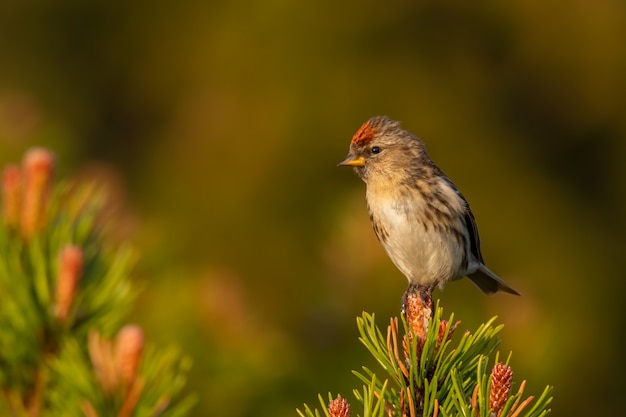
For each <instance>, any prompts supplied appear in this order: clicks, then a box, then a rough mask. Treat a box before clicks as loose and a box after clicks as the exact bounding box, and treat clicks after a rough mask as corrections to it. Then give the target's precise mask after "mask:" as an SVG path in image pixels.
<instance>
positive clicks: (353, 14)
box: [0, 0, 626, 417]
mask: <svg viewBox="0 0 626 417" xmlns="http://www.w3.org/2000/svg"><path fill="white" fill-rule="evenodd" d="M452 3H453V2H430V1H426V2H416V1H392V2H386V3H384V4H383V3H380V2H374V1H358V2H357V1H344V2H336V1H328V0H322V1H317V2H290V1H283V0H273V1H272V0H267V1H256V2H255V1H249V0H248V1H245V0H242V1H223V0H222V1H211V2H204V1H188V2H177V3H174V2H165V1H150V2H148V1H134V2H110V1H90V2H84V1H76V0H73V1H70V0H60V1H56V2H45V1H15V0H6V1H4V2H3V3H2V7H1V11H0V162H1V163H2V164H4V163H6V162H9V161H18V160H19V159H20V158H21V155H22V153H23V152H24V151H25V150H26V149H27V148H28V147H30V146H33V145H45V146H48V147H51V148H52V149H53V150H54V151H55V152H56V154H57V156H58V160H59V170H60V175H61V176H68V175H72V176H76V175H78V176H83V177H89V178H94V177H95V178H100V179H102V180H104V181H106V182H107V183H108V184H110V187H111V193H112V196H113V200H114V204H113V206H115V210H116V211H115V213H116V216H115V221H116V228H115V230H116V232H118V233H119V234H120V235H121V236H123V237H125V238H130V239H131V240H132V241H134V243H135V244H136V246H137V247H138V248H139V249H140V251H141V254H142V257H141V260H140V263H139V266H138V269H137V281H138V283H139V284H140V285H141V286H143V288H144V292H143V294H142V296H141V297H140V299H139V300H138V303H137V308H136V311H135V312H134V314H133V317H131V318H130V320H132V321H134V322H137V323H139V324H141V325H143V326H144V327H145V328H146V332H147V336H148V338H149V339H150V340H152V341H154V342H155V343H159V344H163V345H171V344H174V345H180V346H181V347H182V348H183V350H184V351H186V352H187V353H188V354H189V355H190V356H192V357H193V360H194V368H193V371H192V373H191V376H190V377H191V379H190V384H189V390H190V391H195V392H196V393H197V394H198V397H199V403H198V406H197V407H196V408H195V411H194V414H193V415H194V416H209V415H220V416H222V417H239V416H295V415H296V413H295V408H296V407H301V405H302V403H303V402H307V403H309V404H314V403H316V401H317V399H316V395H317V393H318V392H322V393H326V392H328V391H332V392H333V393H337V392H340V393H341V394H342V395H344V396H346V397H347V398H348V399H350V400H353V397H352V394H351V390H352V388H353V387H359V386H360V383H359V382H358V381H357V380H356V378H355V377H353V376H352V375H351V374H350V370H351V369H357V368H359V367H360V366H361V365H363V364H367V365H369V366H374V364H372V363H371V361H370V358H369V357H368V356H367V355H366V352H365V349H364V348H363V347H362V346H361V345H360V344H359V342H358V341H357V337H356V336H357V331H356V325H355V316H356V315H358V314H360V312H361V311H363V310H365V311H370V312H375V313H376V314H377V316H378V317H379V320H380V323H381V325H384V324H385V323H386V322H387V320H388V317H390V316H392V315H396V314H397V313H398V312H399V307H400V297H401V294H402V292H403V291H404V288H405V285H406V283H405V279H404V277H403V276H401V274H400V273H399V272H398V271H396V270H395V268H394V267H393V265H392V264H391V262H390V261H389V260H388V259H387V258H386V256H385V254H384V252H383V250H382V248H381V247H380V246H379V244H378V242H377V241H376V239H375V237H374V234H373V232H372V230H371V227H370V225H369V220H368V217H367V213H366V208H365V201H364V184H363V183H362V182H361V181H360V180H359V179H358V177H357V176H356V175H354V174H353V173H352V172H350V170H348V169H340V168H337V167H336V164H337V163H338V162H339V161H341V160H342V159H343V157H344V156H345V154H346V152H347V150H348V144H349V141H350V138H351V136H352V134H353V133H354V131H355V130H356V129H357V128H358V127H359V126H360V125H361V123H362V122H364V121H365V120H366V119H368V118H369V117H371V116H374V115H377V114H386V115H388V116H390V117H392V118H394V119H399V120H402V121H403V126H404V127H405V128H407V129H408V130H410V131H412V132H414V133H416V134H417V135H418V136H420V137H421V138H422V139H423V140H424V141H425V142H426V144H427V146H428V148H429V151H430V153H431V156H432V157H433V158H434V159H435V160H436V161H437V163H438V164H439V165H440V166H441V167H442V168H443V169H444V170H445V171H446V173H447V174H448V175H449V176H450V177H451V178H452V179H453V180H454V181H455V182H456V184H457V185H458V186H459V188H460V189H461V190H462V191H463V193H464V194H465V196H466V197H467V198H468V200H469V201H470V203H471V205H472V207H473V210H474V214H475V215H476V218H477V220H478V223H479V226H480V230H481V236H482V241H483V254H484V256H485V259H486V261H487V263H488V265H489V266H490V268H491V269H492V270H493V271H495V272H497V273H498V274H499V275H500V276H501V277H503V278H504V279H505V280H506V281H508V282H509V283H510V284H511V285H513V286H514V287H515V288H517V289H518V290H520V291H521V292H522V293H523V294H524V296H523V297H520V298H515V297H511V296H508V295H497V296H494V297H485V296H483V295H482V294H481V293H480V292H479V291H478V290H476V289H475V288H474V287H473V286H472V285H471V283H469V282H468V281H467V280H463V281H460V282H458V283H454V284H452V285H448V287H447V288H446V291H445V292H443V293H442V292H438V293H437V296H439V297H441V299H442V303H443V306H444V307H445V308H446V311H447V312H448V313H450V312H452V311H454V312H455V314H456V317H457V318H460V319H462V320H463V325H462V327H465V328H470V329H473V328H475V327H476V326H477V325H478V324H479V323H481V322H483V321H485V320H486V319H488V318H490V317H491V316H492V315H496V314H497V315H498V316H499V317H500V319H499V320H500V322H502V323H504V324H505V326H506V327H505V329H504V331H503V332H502V334H501V337H502V339H503V346H502V350H503V351H504V352H508V351H509V350H513V352H514V356H513V359H512V365H513V368H514V370H515V372H516V375H515V379H516V380H517V381H518V382H519V381H521V379H528V380H529V386H528V389H527V392H529V393H538V392H539V390H540V389H542V388H543V387H544V386H545V385H546V384H553V385H555V387H556V389H555V392H554V395H555V400H554V403H553V409H554V413H553V415H555V416H566V415H568V416H571V415H610V414H614V411H615V410H618V409H622V408H623V406H622V402H621V401H620V400H619V398H621V397H620V395H621V394H622V393H623V392H624V390H625V389H626V382H624V381H625V380H624V378H623V376H622V372H623V370H624V369H626V364H625V363H624V362H625V361H624V357H623V351H624V349H626V343H625V342H624V338H623V337H622V336H620V332H621V331H622V330H623V329H624V325H625V310H626V304H625V303H624V302H623V299H622V297H623V296H624V293H625V292H624V290H625V287H626V274H625V271H626V250H625V249H626V245H625V244H624V235H625V233H626V220H625V216H624V213H626V194H625V191H626V163H625V162H624V161H625V160H626V141H625V138H626V48H625V47H624V45H625V41H626V3H625V2H622V1H616V0H614V1H611V0H600V1H596V2H591V1H570V2H562V1H550V0H549V1H522V0H516V1H508V2H471V3H470V2H468V3H467V4H464V5H463V4H452ZM620 354H621V355H622V356H619V355H620Z"/></svg>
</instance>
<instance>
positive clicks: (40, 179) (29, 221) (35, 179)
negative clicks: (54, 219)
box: [22, 148, 54, 238]
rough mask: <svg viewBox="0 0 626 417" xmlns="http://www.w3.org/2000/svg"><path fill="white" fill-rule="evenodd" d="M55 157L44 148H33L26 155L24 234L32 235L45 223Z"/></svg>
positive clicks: (24, 168)
mask: <svg viewBox="0 0 626 417" xmlns="http://www.w3.org/2000/svg"><path fill="white" fill-rule="evenodd" d="M53 170H54V157H53V155H52V152H50V151H49V150H47V149H44V148H32V149H30V150H29V151H28V152H26V155H24V161H23V171H24V200H23V205H22V235H23V236H24V237H25V238H30V237H32V236H33V235H34V234H35V233H37V232H38V231H39V230H41V228H42V227H43V225H44V224H45V210H46V203H47V199H48V194H49V192H50V187H51V184H52V172H53Z"/></svg>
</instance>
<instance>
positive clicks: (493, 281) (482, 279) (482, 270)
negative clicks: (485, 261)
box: [467, 265, 521, 295]
mask: <svg viewBox="0 0 626 417" xmlns="http://www.w3.org/2000/svg"><path fill="white" fill-rule="evenodd" d="M467 277H468V278H469V279H471V280H472V282H473V283H474V284H476V286H477V287H478V288H480V289H481V291H482V292H484V293H485V294H494V293H496V292H498V291H502V292H508V293H509V294H514V295H521V294H520V293H519V292H517V291H516V290H515V289H513V288H512V287H510V286H509V284H507V283H506V282H504V281H502V280H501V279H500V278H498V276H497V275H496V274H494V273H493V272H491V271H490V270H489V268H487V267H486V266H485V265H480V267H479V268H478V269H477V270H476V272H473V273H471V274H469V275H468V276H467Z"/></svg>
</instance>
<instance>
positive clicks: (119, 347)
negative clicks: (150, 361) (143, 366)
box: [115, 324, 144, 384]
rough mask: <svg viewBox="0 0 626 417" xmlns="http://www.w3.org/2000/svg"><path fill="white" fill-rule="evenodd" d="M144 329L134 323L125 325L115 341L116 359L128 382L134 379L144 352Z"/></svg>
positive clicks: (121, 372) (122, 375)
mask: <svg viewBox="0 0 626 417" xmlns="http://www.w3.org/2000/svg"><path fill="white" fill-rule="evenodd" d="M143 343H144V339H143V330H141V327H139V326H137V325H133V324H128V325H126V326H124V327H123V328H122V329H121V330H120V331H119V333H118V334H117V339H116V341H115V361H116V364H117V370H118V372H119V375H120V376H121V378H122V381H124V382H125V383H126V384H130V383H132V382H133V381H134V379H135V376H136V375H137V370H138V369H139V362H140V361H141V354H142V353H143Z"/></svg>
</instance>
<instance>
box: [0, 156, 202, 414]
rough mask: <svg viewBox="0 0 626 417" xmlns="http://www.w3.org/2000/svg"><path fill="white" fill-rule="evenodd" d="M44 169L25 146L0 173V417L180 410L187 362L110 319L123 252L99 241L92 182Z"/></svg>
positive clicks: (128, 295)
mask: <svg viewBox="0 0 626 417" xmlns="http://www.w3.org/2000/svg"><path fill="white" fill-rule="evenodd" d="M53 170H54V158H53V156H52V154H51V153H50V152H49V151H47V150H45V149H41V148H36V149H33V150H31V151H29V152H28V153H27V154H26V155H25V157H24V161H23V163H22V166H21V167H18V166H16V165H10V166H8V167H6V168H5V170H4V172H3V177H2V187H1V188H2V221H1V222H0V393H1V394H2V395H1V396H0V414H7V413H10V414H11V415H15V416H30V417H36V416H57V415H58V416H67V415H76V416H79V415H85V416H88V417H92V416H93V417H95V416H109V415H117V416H119V417H125V416H131V415H132V416H135V417H137V416H182V415H184V414H185V413H186V412H187V410H188V409H189V408H190V406H191V405H192V403H193V399H192V398H191V397H183V398H181V395H180V394H181V390H182V388H183V386H184V384H185V374H186V372H187V370H188V368H189V361H188V360H187V359H185V358H184V357H183V356H182V355H180V354H179V353H178V352H176V351H172V350H170V351H165V352H161V351H158V350H156V349H155V348H154V347H147V348H145V349H144V336H143V331H142V330H141V329H140V328H139V327H137V326H124V327H122V325H123V323H124V320H125V317H126V314H127V312H128V311H129V309H130V307H131V305H132V302H133V300H134V298H135V295H136V292H137V291H136V290H135V289H134V287H133V285H132V282H131V280H130V272H131V269H132V266H133V263H134V259H135V255H134V254H133V251H132V250H130V249H129V248H128V247H124V246H122V247H119V248H111V247H110V246H109V245H108V244H107V239H106V236H105V233H104V227H103V222H102V212H103V207H104V204H105V198H104V192H103V190H102V189H101V187H98V186H96V185H93V184H87V185H80V184H78V185H69V184H66V183H60V184H55V183H54V181H53ZM120 329H121V330H120ZM115 335H117V337H116V338H114V336H115ZM5 411H6V412H5Z"/></svg>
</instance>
